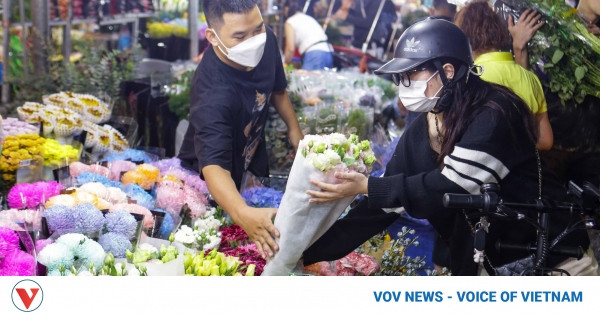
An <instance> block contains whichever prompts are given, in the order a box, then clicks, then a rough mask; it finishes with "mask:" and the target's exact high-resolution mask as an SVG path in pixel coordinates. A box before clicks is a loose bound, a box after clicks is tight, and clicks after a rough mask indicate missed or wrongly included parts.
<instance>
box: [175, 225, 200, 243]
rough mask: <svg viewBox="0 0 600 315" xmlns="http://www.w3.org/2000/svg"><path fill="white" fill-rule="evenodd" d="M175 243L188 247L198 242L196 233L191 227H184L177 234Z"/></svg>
mask: <svg viewBox="0 0 600 315" xmlns="http://www.w3.org/2000/svg"><path fill="white" fill-rule="evenodd" d="M175 241H177V242H179V243H182V244H186V245H189V244H192V243H194V242H195V241H196V233H195V231H194V230H192V228H190V227H189V226H187V225H183V226H181V227H180V228H179V230H178V231H177V232H176V233H175Z"/></svg>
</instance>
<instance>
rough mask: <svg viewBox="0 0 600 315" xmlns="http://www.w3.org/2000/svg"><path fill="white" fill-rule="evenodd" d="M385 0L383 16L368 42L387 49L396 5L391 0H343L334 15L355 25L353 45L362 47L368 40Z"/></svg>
mask: <svg viewBox="0 0 600 315" xmlns="http://www.w3.org/2000/svg"><path fill="white" fill-rule="evenodd" d="M382 1H384V2H385V3H384V5H383V9H382V11H381V16H380V17H379V20H378V22H377V24H376V27H375V31H374V32H373V36H372V37H371V41H370V42H369V43H368V47H369V49H370V48H371V45H372V44H375V45H376V46H377V47H381V48H383V49H385V48H386V47H387V43H388V40H389V37H390V35H391V32H392V23H394V22H395V21H396V18H397V15H396V7H395V6H394V4H393V3H392V2H391V1H390V0H342V5H341V6H340V8H339V9H338V10H337V11H336V12H335V14H334V15H333V19H336V20H342V21H345V22H348V23H350V24H352V25H353V26H354V32H353V40H352V46H354V47H356V48H359V49H360V48H362V46H363V44H364V43H365V42H366V41H367V37H368V35H369V31H370V30H371V26H372V24H373V22H374V20H375V17H376V16H377V11H378V9H379V6H380V4H381V2H382Z"/></svg>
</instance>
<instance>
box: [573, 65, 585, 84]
mask: <svg viewBox="0 0 600 315" xmlns="http://www.w3.org/2000/svg"><path fill="white" fill-rule="evenodd" d="M586 72H587V68H586V67H584V66H580V67H577V69H575V79H576V80H577V83H579V82H581V80H582V79H583V78H584V77H585V73H586Z"/></svg>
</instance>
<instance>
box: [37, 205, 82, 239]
mask: <svg viewBox="0 0 600 315" xmlns="http://www.w3.org/2000/svg"><path fill="white" fill-rule="evenodd" d="M44 216H45V217H46V222H48V228H49V229H50V232H57V231H71V230H73V229H74V228H75V221H74V219H73V212H72V211H71V210H69V209H68V208H67V207H65V206H52V207H50V208H48V209H46V211H44ZM61 234H62V233H61Z"/></svg>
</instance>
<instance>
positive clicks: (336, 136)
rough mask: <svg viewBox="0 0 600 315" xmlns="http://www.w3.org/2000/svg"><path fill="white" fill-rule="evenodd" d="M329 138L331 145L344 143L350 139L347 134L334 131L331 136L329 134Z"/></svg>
mask: <svg viewBox="0 0 600 315" xmlns="http://www.w3.org/2000/svg"><path fill="white" fill-rule="evenodd" d="M327 140H329V144H331V145H338V146H340V145H342V144H344V142H346V141H348V139H346V136H344V135H343V134H341V133H332V134H330V135H329V136H327Z"/></svg>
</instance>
